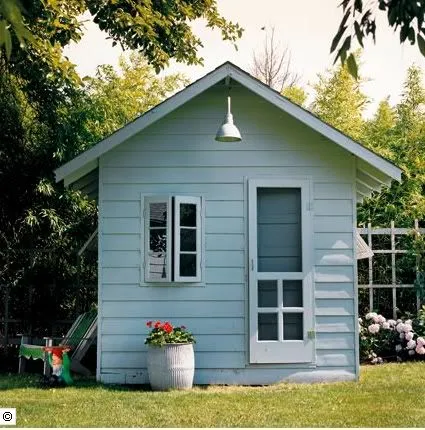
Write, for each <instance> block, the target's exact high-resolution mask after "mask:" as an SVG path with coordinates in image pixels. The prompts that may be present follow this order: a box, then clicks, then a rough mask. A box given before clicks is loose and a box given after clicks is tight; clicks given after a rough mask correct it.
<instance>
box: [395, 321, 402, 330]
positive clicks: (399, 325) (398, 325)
mask: <svg viewBox="0 0 425 430" xmlns="http://www.w3.org/2000/svg"><path fill="white" fill-rule="evenodd" d="M397 321H398V320H397ZM395 329H396V330H397V331H398V332H399V333H404V324H403V323H402V322H400V323H398V324H397V326H396V328H395Z"/></svg>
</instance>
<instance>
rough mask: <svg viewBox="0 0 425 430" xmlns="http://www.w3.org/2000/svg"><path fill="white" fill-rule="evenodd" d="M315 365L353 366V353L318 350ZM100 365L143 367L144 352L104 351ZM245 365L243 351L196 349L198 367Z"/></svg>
mask: <svg viewBox="0 0 425 430" xmlns="http://www.w3.org/2000/svg"><path fill="white" fill-rule="evenodd" d="M316 358H317V366H318V367H320V366H326V367H336V368H338V367H345V366H354V364H355V363H354V354H352V352H351V351H350V350H344V349H342V350H332V351H328V350H318V351H317V357H316ZM101 365H102V367H106V368H111V369H113V368H114V367H116V368H124V369H126V368H128V369H135V368H136V369H137V368H138V369H145V368H146V352H141V351H140V352H137V351H136V352H123V351H104V352H103V353H102V358H101ZM245 365H246V356H245V353H244V352H232V351H227V352H226V353H224V354H223V353H221V352H210V351H208V352H207V351H197V353H196V366H197V368H199V369H241V368H244V367H245Z"/></svg>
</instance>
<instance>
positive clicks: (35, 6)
mask: <svg viewBox="0 0 425 430" xmlns="http://www.w3.org/2000/svg"><path fill="white" fill-rule="evenodd" d="M86 11H88V12H90V14H91V15H92V16H93V21H94V22H95V23H96V24H97V25H98V26H99V28H100V29H101V30H103V31H105V32H106V33H107V34H108V35H109V37H110V38H111V39H112V40H113V44H117V43H119V44H120V45H121V46H122V47H123V48H125V49H131V50H136V51H139V52H141V53H143V55H144V56H145V57H146V58H147V60H148V62H149V63H150V64H151V65H152V66H153V67H154V68H155V70H156V71H157V72H158V71H159V70H160V69H162V68H164V66H166V65H167V64H168V62H169V60H170V59H171V58H173V59H175V60H176V61H178V62H185V63H188V64H201V63H202V58H199V57H198V55H197V51H198V49H199V48H200V47H202V42H201V40H200V39H199V38H198V37H197V36H196V35H195V34H194V33H193V31H192V29H191V27H190V25H189V24H190V22H191V21H194V20H196V19H201V18H202V19H205V20H206V23H207V26H208V27H210V28H217V29H219V30H220V31H221V34H222V37H223V39H224V40H229V41H231V42H232V43H235V42H236V41H237V39H238V38H240V37H241V35H242V31H243V30H242V28H241V27H240V26H239V25H238V24H234V23H232V22H231V21H227V20H226V19H225V18H224V17H223V16H221V15H220V14H219V12H218V9H217V4H216V2H215V0H165V1H140V0H138V1H128V0H114V1H102V0H44V1H43V2H41V1H39V0H22V2H21V1H20V0H0V47H1V46H4V50H5V52H6V54H7V57H8V58H10V56H11V53H12V50H19V49H21V46H23V45H25V44H29V45H31V46H32V48H33V49H42V50H45V49H47V50H51V49H54V48H55V46H56V44H57V43H58V44H59V45H61V46H64V45H65V44H66V43H68V42H69V41H70V40H74V41H78V40H79V39H80V37H81V33H82V22H81V21H80V20H79V16H80V15H81V14H83V13H84V12H86ZM45 22H48V23H49V25H50V31H49V33H50V34H49V33H48V34H47V36H50V35H51V36H54V37H53V38H52V37H47V38H46V37H45V36H46V34H45V33H44V34H43V35H41V34H40V33H39V32H38V31H37V26H39V25H40V24H41V26H43V24H44V23H45ZM43 36H44V37H43ZM49 45H50V46H49Z"/></svg>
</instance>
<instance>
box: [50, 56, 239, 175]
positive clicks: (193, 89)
mask: <svg viewBox="0 0 425 430" xmlns="http://www.w3.org/2000/svg"><path fill="white" fill-rule="evenodd" d="M231 68H232V67H231V65H230V64H229V63H225V64H224V65H223V66H222V67H220V68H218V69H216V70H214V71H212V72H211V73H210V74H208V75H206V76H204V77H203V78H201V79H199V80H198V81H196V82H194V83H193V84H191V85H189V86H188V87H186V88H183V89H182V90H181V91H180V92H178V93H176V94H175V95H174V96H172V97H170V98H169V99H167V100H165V101H164V102H162V103H160V104H159V105H158V106H156V107H154V108H152V109H151V110H149V111H148V112H146V113H145V114H143V115H142V116H140V117H139V118H137V119H135V120H134V121H133V122H131V123H129V124H127V125H126V126H124V127H122V128H120V129H119V130H117V131H116V132H115V133H113V134H111V135H110V136H108V137H106V138H105V139H103V140H102V141H101V142H99V143H98V144H97V145H95V146H93V147H92V148H90V149H88V150H87V151H85V152H83V153H82V154H80V155H78V156H77V157H75V158H74V159H72V160H71V161H69V162H68V163H66V164H64V165H63V166H61V167H59V168H58V169H56V170H55V175H56V182H59V181H61V180H62V179H64V178H66V177H68V176H71V175H72V176H73V180H76V179H78V177H79V176H78V175H73V174H74V172H75V173H76V172H77V171H78V170H80V169H82V168H83V167H84V166H85V165H86V164H88V163H91V162H93V161H94V160H97V159H98V158H99V157H100V156H101V155H103V154H105V153H106V152H108V151H110V150H111V149H113V148H115V147H116V146H117V145H119V144H120V143H122V142H124V141H125V140H127V139H129V138H130V137H132V136H134V135H135V134H136V133H139V132H140V131H142V130H143V129H144V128H146V127H148V126H150V125H151V124H153V123H154V122H156V121H158V120H160V119H161V118H163V117H164V116H165V115H167V114H169V113H170V112H172V111H174V110H175V109H177V108H179V107H180V106H182V105H184V104H185V103H187V102H188V101H189V100H191V99H193V98H194V97H196V96H197V95H199V94H201V93H202V92H204V91H205V90H207V89H208V88H210V87H212V86H213V85H215V84H216V83H217V82H219V81H221V80H222V79H224V78H225V77H226V76H229V75H230V70H231ZM86 173H87V172H86ZM75 176H78V177H77V178H75ZM80 176H81V175H80ZM68 182H69V181H68Z"/></svg>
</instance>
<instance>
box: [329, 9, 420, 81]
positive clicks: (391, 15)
mask: <svg viewBox="0 0 425 430" xmlns="http://www.w3.org/2000/svg"><path fill="white" fill-rule="evenodd" d="M340 6H342V11H343V18H342V20H341V22H340V25H339V28H338V31H337V32H336V34H335V36H334V38H333V41H332V44H331V52H334V51H337V54H336V58H335V61H336V60H337V59H338V58H340V59H341V62H342V63H343V64H344V63H345V61H346V60H347V65H348V69H349V71H350V73H351V74H352V75H353V76H354V77H356V78H357V61H356V58H355V55H354V54H353V53H352V52H351V53H350V51H351V50H352V41H353V40H354V39H355V38H356V39H357V42H358V43H359V44H360V46H361V47H363V40H364V39H365V37H370V36H372V38H373V40H374V41H375V42H376V36H375V35H376V20H377V16H378V15H382V14H384V13H385V14H386V15H387V21H388V25H389V26H390V27H391V28H394V31H399V35H400V43H404V42H405V41H406V39H407V40H409V42H410V44H412V45H413V44H415V43H416V42H417V44H418V48H419V51H420V52H421V54H422V55H423V56H425V26H424V17H425V1H424V0H412V1H410V0H409V1H405V0H377V1H373V2H365V1H364V0H342V2H341V4H340ZM347 54H349V55H348V57H347Z"/></svg>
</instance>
